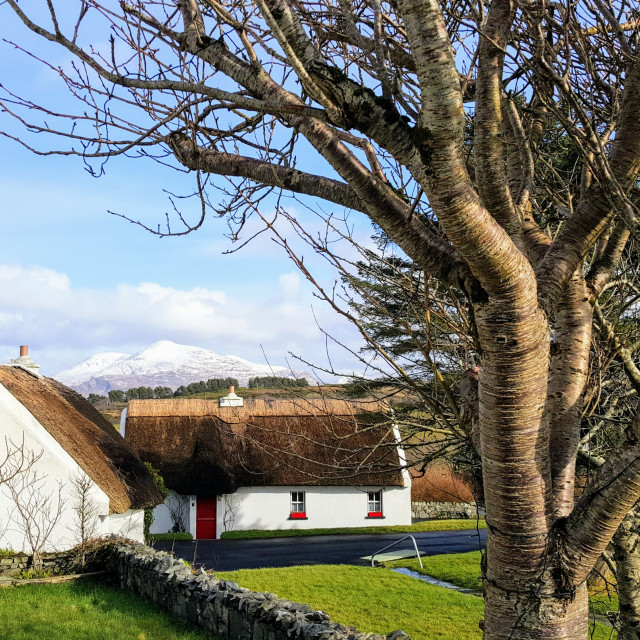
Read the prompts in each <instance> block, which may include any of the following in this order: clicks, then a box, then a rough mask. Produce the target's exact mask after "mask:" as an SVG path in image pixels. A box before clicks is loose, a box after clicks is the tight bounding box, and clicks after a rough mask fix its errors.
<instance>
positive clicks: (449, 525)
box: [221, 518, 487, 540]
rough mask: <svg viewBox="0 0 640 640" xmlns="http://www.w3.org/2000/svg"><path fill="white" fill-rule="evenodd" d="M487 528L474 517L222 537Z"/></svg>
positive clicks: (229, 533) (228, 533) (256, 531)
mask: <svg viewBox="0 0 640 640" xmlns="http://www.w3.org/2000/svg"><path fill="white" fill-rule="evenodd" d="M476 528H479V529H486V528H487V523H486V522H485V521H484V518H482V519H480V520H479V521H476V520H473V519H459V520H455V519H454V520H425V521H424V522H417V523H416V524H410V525H398V526H395V527H347V528H340V529H337V528H336V529H276V530H269V531H261V530H259V529H250V530H248V531H225V532H224V533H223V534H222V536H221V537H222V538H226V539H227V540H229V539H236V540H240V539H249V538H291V537H298V536H336V535H355V534H363V533H364V534H369V533H379V534H383V533H422V532H425V531H460V530H462V529H476Z"/></svg>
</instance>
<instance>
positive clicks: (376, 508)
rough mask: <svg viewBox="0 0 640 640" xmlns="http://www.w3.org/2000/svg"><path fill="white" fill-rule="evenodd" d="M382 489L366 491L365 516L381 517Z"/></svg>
mask: <svg viewBox="0 0 640 640" xmlns="http://www.w3.org/2000/svg"><path fill="white" fill-rule="evenodd" d="M374 513H375V514H380V515H371V514H374ZM383 513H384V512H383V507H382V489H378V490H377V491H367V516H368V517H369V518H381V517H382V516H383Z"/></svg>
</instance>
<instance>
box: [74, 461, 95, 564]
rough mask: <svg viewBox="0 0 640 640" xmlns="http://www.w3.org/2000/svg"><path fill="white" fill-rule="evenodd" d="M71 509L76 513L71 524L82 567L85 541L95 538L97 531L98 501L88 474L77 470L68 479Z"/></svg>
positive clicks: (84, 556) (85, 550)
mask: <svg viewBox="0 0 640 640" xmlns="http://www.w3.org/2000/svg"><path fill="white" fill-rule="evenodd" d="M70 484H71V496H70V497H71V501H72V502H71V509H72V510H73V512H74V513H75V514H76V518H75V521H74V523H73V525H72V533H73V534H74V536H75V538H76V540H77V541H78V544H79V546H80V566H81V567H84V566H85V564H86V557H87V543H88V542H89V540H91V539H92V538H95V537H96V535H97V532H98V514H99V507H98V503H97V502H96V500H95V499H94V497H93V495H92V493H93V487H94V483H93V481H92V480H91V478H89V476H88V475H87V474H86V473H84V472H82V471H77V472H76V473H75V474H74V475H73V476H71V479H70Z"/></svg>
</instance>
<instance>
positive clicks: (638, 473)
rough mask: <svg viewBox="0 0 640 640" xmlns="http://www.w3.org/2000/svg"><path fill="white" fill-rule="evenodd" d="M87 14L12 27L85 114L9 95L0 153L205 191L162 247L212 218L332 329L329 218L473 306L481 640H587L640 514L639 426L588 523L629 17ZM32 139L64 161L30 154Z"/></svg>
mask: <svg viewBox="0 0 640 640" xmlns="http://www.w3.org/2000/svg"><path fill="white" fill-rule="evenodd" d="M75 6H76V9H77V14H76V15H77V18H74V19H70V18H69V13H68V3H64V9H65V11H64V15H62V14H60V15H58V14H59V13H60V12H58V11H57V10H56V2H55V0H51V1H50V2H48V3H47V10H46V11H45V13H46V15H43V14H42V13H41V12H40V13H38V11H37V10H33V11H32V10H31V9H28V8H25V7H24V6H23V4H19V3H18V2H17V0H6V3H5V4H4V5H3V6H2V9H1V11H2V12H3V17H5V16H6V12H13V14H14V16H17V17H18V18H19V20H21V21H22V23H23V24H24V25H25V26H26V27H27V28H29V29H31V31H33V32H34V33H36V34H38V35H39V36H41V37H42V38H43V39H45V40H48V41H50V42H51V43H55V44H57V45H59V46H61V47H63V48H64V49H65V50H66V51H67V52H68V53H69V54H70V55H71V56H72V57H73V58H74V60H75V63H74V64H73V65H70V66H66V67H61V68H59V69H55V71H56V72H57V73H58V74H59V76H60V78H61V79H62V81H63V82H64V83H66V86H67V87H68V89H69V90H70V92H71V94H72V96H74V97H75V98H76V99H77V100H78V101H79V108H78V109H77V110H76V111H75V112H70V111H69V110H68V109H66V108H65V109H62V108H59V109H57V108H56V105H55V104H52V103H47V104H44V103H43V104H36V103H34V102H33V101H31V100H29V98H28V97H20V96H16V95H15V94H12V93H9V92H8V90H6V89H4V94H3V95H4V98H3V99H2V107H3V108H4V115H3V118H5V121H6V118H11V117H12V116H13V117H14V118H15V119H16V120H17V122H19V123H21V124H22V125H24V126H25V130H24V135H22V134H18V135H16V134H15V133H11V132H9V131H8V129H5V135H8V136H10V137H13V138H14V139H16V141H17V142H19V143H21V144H24V145H25V146H27V147H29V148H31V149H34V150H35V151H37V152H41V153H56V152H58V153H64V154H77V155H79V156H81V157H82V158H83V159H84V160H85V161H86V162H87V163H91V161H92V160H94V161H95V162H96V163H97V165H96V169H95V171H96V173H99V172H100V171H101V170H102V164H101V162H102V160H104V159H107V158H109V157H112V156H114V155H131V154H137V155H146V156H151V157H155V158H157V159H158V160H159V161H160V162H167V161H169V158H171V159H172V161H173V162H174V163H175V164H176V165H177V166H178V167H180V168H182V169H185V168H186V169H188V170H192V171H193V172H194V174H195V192H194V195H195V197H196V199H197V200H196V202H198V204H199V209H198V214H197V215H196V217H195V219H194V220H192V219H191V218H190V217H189V216H188V214H187V213H185V212H183V211H178V210H176V216H175V217H173V218H168V219H167V220H166V222H167V226H166V228H165V227H163V228H160V227H157V226H156V225H155V224H154V225H147V227H148V229H149V230H150V231H152V232H154V233H159V234H161V235H163V234H164V235H168V234H181V233H188V232H190V231H193V230H195V229H197V228H199V227H200V226H201V225H202V223H203V221H204V218H205V216H206V215H207V213H208V211H209V210H210V209H213V210H215V211H216V212H217V213H225V214H226V215H227V216H228V220H229V223H230V225H231V227H232V234H233V236H234V237H240V235H241V233H242V230H243V227H244V225H245V223H246V221H247V220H248V219H249V217H251V216H254V217H258V218H260V219H262V220H263V222H264V224H265V225H266V227H267V228H269V229H270V230H271V232H272V233H274V237H275V238H276V239H277V240H278V241H279V242H280V243H281V244H282V246H283V248H284V249H285V251H287V252H288V254H289V255H290V257H291V259H292V260H293V261H294V262H295V263H296V264H297V265H298V267H299V268H300V269H301V270H302V271H303V273H304V274H305V276H306V277H307V279H309V280H310V282H312V283H314V284H316V285H317V291H318V292H319V295H320V296H321V297H323V298H325V299H326V300H327V301H328V302H330V303H331V302H332V301H333V292H332V291H326V290H325V289H323V288H322V285H321V284H320V283H319V282H317V281H316V280H315V279H314V276H313V274H312V273H311V272H310V271H309V270H308V263H307V265H305V263H304V260H303V256H302V255H300V254H299V253H298V252H297V250H296V249H295V247H294V246H293V244H294V243H292V242H289V241H288V238H287V236H289V238H290V237H291V235H292V234H293V235H296V236H297V237H299V238H301V239H302V240H304V241H306V242H308V243H309V245H310V246H311V247H313V248H314V250H316V251H317V252H318V253H319V255H320V256H322V257H323V258H326V259H327V260H328V261H329V262H330V263H332V264H333V263H334V262H335V260H334V256H335V251H334V244H333V241H334V239H335V233H338V235H342V236H343V237H344V238H346V239H347V240H348V239H349V237H350V232H349V229H348V228H346V229H345V228H343V229H342V230H341V231H336V230H335V228H336V225H337V223H338V221H339V220H338V219H339V215H334V213H335V209H336V208H337V209H338V210H342V209H350V210H354V211H358V212H361V213H363V214H364V215H365V216H367V217H368V218H369V219H370V220H372V221H373V222H374V223H375V224H377V225H378V226H380V227H381V228H382V229H383V230H384V231H385V233H386V234H387V236H388V237H389V238H390V240H391V241H392V242H393V243H395V244H396V245H397V246H398V247H399V248H400V249H401V250H402V251H403V252H404V253H405V254H406V256H408V257H409V258H410V259H411V260H412V261H413V262H414V263H415V264H416V265H419V267H420V268H421V269H422V270H423V271H424V272H425V273H426V274H429V277H430V278H433V279H435V280H438V281H439V282H440V283H442V285H443V286H448V287H451V288H453V289H455V290H457V291H458V292H459V293H460V295H461V296H462V297H463V299H464V300H465V301H466V304H467V308H468V310H469V312H470V313H471V314H472V315H473V319H474V322H473V325H474V327H475V329H476V330H477V336H476V337H475V341H476V345H477V349H478V356H479V366H478V370H477V377H478V387H477V393H478V403H477V406H478V414H477V448H478V450H479V454H480V457H481V460H482V477H483V486H484V496H485V504H486V512H487V522H488V526H489V536H488V545H487V548H488V555H487V574H486V580H485V605H486V606H485V610H486V614H485V615H486V617H485V622H484V630H485V637H486V638H487V640H496V639H506V638H509V639H513V640H518V639H531V638H554V639H574V638H575V639H577V638H584V637H586V633H587V615H586V612H587V589H586V578H587V575H588V574H589V572H590V570H591V568H592V567H593V566H594V564H595V562H596V561H597V559H598V557H599V556H600V554H601V553H602V551H603V550H604V549H605V548H606V546H607V544H608V543H609V541H610V540H611V537H612V536H613V534H614V532H615V531H616V529H617V528H618V526H619V524H620V522H621V521H622V519H623V518H624V517H625V515H626V513H627V512H628V511H629V509H630V508H631V507H632V506H633V505H634V504H635V502H636V501H637V499H638V497H640V422H639V421H638V420H629V421H628V422H627V424H626V427H627V428H626V429H625V430H624V432H623V437H621V439H620V441H619V442H618V443H617V445H616V446H615V447H614V448H613V449H612V450H610V451H609V453H608V455H607V458H606V460H605V461H604V463H603V464H602V465H601V466H600V467H599V468H598V470H597V471H596V472H594V474H593V477H592V478H591V481H590V482H589V484H588V486H587V487H586V488H585V490H584V492H583V493H582V495H581V496H580V498H579V499H577V500H576V498H575V477H576V474H575V468H576V461H577V456H578V452H579V449H580V446H581V438H582V435H581V433H582V432H581V429H582V419H583V409H584V406H585V390H586V388H587V382H588V378H589V372H590V363H591V355H592V354H591V351H590V346H591V333H592V320H593V316H594V310H595V312H596V313H597V305H598V302H599V300H600V299H601V298H602V296H603V295H604V292H605V288H606V287H607V285H608V283H609V281H610V279H611V277H612V275H613V273H614V270H615V268H616V265H617V264H618V262H619V261H620V257H621V255H622V252H623V249H624V247H625V245H626V244H627V242H628V239H629V237H630V236H631V235H632V234H635V233H636V231H637V220H638V211H637V207H636V205H635V204H634V198H633V197H632V196H633V191H634V189H635V186H636V182H637V177H638V171H639V169H640V120H639V119H638V116H637V114H638V113H639V112H640V56H639V53H640V52H639V50H638V47H639V44H638V42H639V38H638V29H637V27H638V24H639V19H640V18H639V16H638V8H637V5H636V4H635V3H631V2H628V1H627V0H614V1H613V2H609V3H603V2H601V1H600V0H578V1H577V2H574V3H569V4H564V5H560V4H557V3H547V2H544V1H543V0H534V1H533V2H530V1H525V0H492V2H491V3H484V2H473V1H471V0H455V1H454V2H448V3H442V4H439V3H438V2H437V1H436V0H397V1H395V0H394V1H393V2H387V1H384V2H381V1H378V0H370V1H360V0H301V1H299V2H292V1H291V0H240V1H238V2H236V1H235V0H234V2H227V1H226V0H201V1H200V0H177V1H174V0H158V1H156V2H146V1H144V0H141V1H140V2H137V3H136V4H128V3H126V2H124V3H122V4H121V5H120V6H119V8H115V7H113V6H112V5H111V4H108V3H101V2H99V0H94V1H92V2H90V3H88V2H85V1H80V2H78V3H76V5H75ZM61 7H62V3H61ZM43 11H44V10H43ZM61 11H62V9H61ZM100 25H102V28H103V31H97V30H98V29H100ZM86 30H88V31H86ZM19 38H20V35H19V34H17V33H16V35H15V39H16V40H19ZM99 42H107V43H108V45H106V46H105V47H100V46H99V45H98V44H97V43H99ZM18 44H19V43H18ZM31 53H32V54H33V55H35V56H38V52H37V51H33V52H31ZM40 59H41V60H42V61H43V64H47V63H46V62H45V57H44V55H42V56H40ZM52 95H53V92H52ZM38 113H40V114H41V115H42V119H40V120H38V119H37V114H38ZM34 133H36V134H43V135H40V136H39V137H38V138H37V139H38V140H48V141H51V139H52V137H53V138H55V139H61V140H63V145H62V146H61V147H56V146H55V145H54V143H53V142H51V146H48V147H45V148H44V149H36V148H35V144H36V143H35V140H34V138H33V137H31V134H34ZM556 134H557V135H556ZM554 136H556V138H557V139H556V143H557V144H558V145H561V144H562V140H563V139H564V138H567V139H570V140H571V142H572V145H573V147H572V148H573V150H574V151H573V153H574V156H575V157H574V159H573V161H572V162H569V163H568V164H567V167H565V168H563V169H562V170H560V169H559V168H558V167H557V165H556V164H554V162H551V161H550V160H549V155H548V154H549V145H546V144H541V143H542V142H543V141H544V140H549V139H551V140H552V141H553V139H554ZM314 157H315V162H314V161H313V158H314ZM298 162H300V163H301V164H300V165H297V163H298ZM216 175H218V176H222V179H221V181H220V182H218V183H217V184H216V182H215V180H214V179H213V177H214V176H216ZM216 187H217V188H218V189H220V190H221V192H222V194H223V195H222V198H223V200H224V202H217V201H216V200H217V199H214V194H215V189H216ZM280 191H285V192H287V193H293V194H294V195H295V197H296V198H298V199H299V205H300V206H302V207H304V206H308V204H309V202H310V200H311V199H317V200H323V201H324V202H325V203H326V204H327V206H328V207H329V208H331V209H333V211H331V212H330V213H328V214H326V223H327V233H326V234H319V235H318V234H316V233H315V232H312V231H311V230H310V228H309V226H307V222H308V220H307V219H306V218H305V216H304V215H302V214H301V213H299V212H296V213H295V214H294V213H293V212H292V211H291V209H288V208H286V207H284V206H282V205H283V204H284V203H283V202H282V201H281V198H282V197H283V196H282V195H281V194H280V193H279V192H280ZM274 192H275V196H276V197H277V198H280V199H279V200H277V202H276V207H275V214H273V215H268V214H267V210H270V208H267V207H266V206H265V207H262V206H261V204H265V205H266V203H267V201H266V200H265V198H266V197H267V195H268V194H270V193H274ZM314 211H315V212H316V213H317V215H318V216H320V217H322V216H323V215H324V214H323V208H322V206H320V205H319V206H317V207H315V209H314ZM286 224H288V225H289V230H288V231H286V230H284V229H285V228H286ZM551 229H555V232H553V233H551Z"/></svg>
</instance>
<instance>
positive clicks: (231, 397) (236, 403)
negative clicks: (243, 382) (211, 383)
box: [218, 385, 244, 407]
mask: <svg viewBox="0 0 640 640" xmlns="http://www.w3.org/2000/svg"><path fill="white" fill-rule="evenodd" d="M218 406H220V407H243V406H244V400H243V399H242V398H241V397H240V396H237V395H236V393H235V387H234V386H233V385H231V386H230V387H229V394H228V395H226V396H224V397H223V398H220V400H219V402H218Z"/></svg>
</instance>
